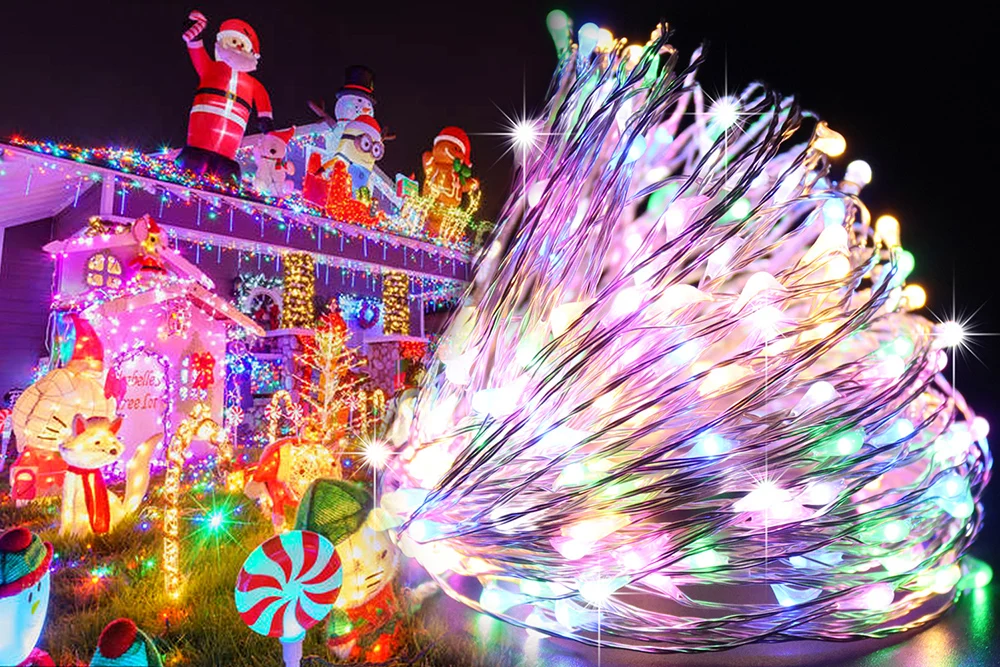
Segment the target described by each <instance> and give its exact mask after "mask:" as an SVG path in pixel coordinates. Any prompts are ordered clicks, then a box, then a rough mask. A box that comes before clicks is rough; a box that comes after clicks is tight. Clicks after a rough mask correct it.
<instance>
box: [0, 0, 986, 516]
mask: <svg viewBox="0 0 1000 667" xmlns="http://www.w3.org/2000/svg"><path fill="white" fill-rule="evenodd" d="M193 3H194V4H193ZM310 4H315V5H320V6H319V7H311V6H310ZM878 4H880V3H874V2H868V3H866V2H858V1H856V0H854V1H850V2H836V3H829V2H812V3H810V2H805V1H802V2H797V3H785V2H781V3H775V2H757V3H750V2H744V3H718V2H716V3H713V2H693V1H690V2H673V1H663V2H655V3H654V2H647V1H645V0H642V1H640V0H633V1H621V0H619V1H613V0H606V1H605V2H561V3H559V4H558V5H557V4H555V3H547V2H546V3H537V4H531V3H516V2H505V1H501V2H496V1H490V2H482V1H481V0H480V1H475V0H471V1H469V2H466V3H450V4H435V3H431V2H425V3H420V2H411V3H408V4H393V3H387V2H377V1H369V2H354V3H348V2H345V1H344V0H340V1H338V2H329V3H305V2H295V1H290V0H270V1H269V2H253V1H244V2H224V1H211V2H209V1H205V2H201V1H200V0H199V1H198V2H197V3H195V0H189V1H186V2H182V3H176V2H125V1H122V0H115V1H112V2H72V3H69V2H66V3H47V2H42V1H40V0H38V1H34V2H30V1H26V0H9V1H7V2H3V3H2V4H0V63H2V65H0V135H3V136H7V135H9V134H11V133H15V132H16V133H20V134H23V135H25V136H27V137H31V138H61V139H65V140H70V141H72V142H75V143H79V144H105V143H109V142H113V143H117V144H126V145H132V146H136V147H141V148H146V149H153V148H157V147H159V146H161V145H164V144H171V145H174V146H178V145H180V144H182V142H183V139H184V133H185V127H186V119H187V111H188V108H189V105H190V102H191V94H192V92H193V90H194V87H195V84H196V79H195V75H194V73H193V71H192V69H191V66H190V64H189V62H188V59H187V56H186V54H185V49H184V44H183V42H182V41H181V39H180V34H181V32H182V31H183V30H184V29H185V28H186V27H187V26H188V21H187V19H186V17H187V14H188V12H189V11H190V10H191V9H194V8H198V9H201V10H202V11H203V12H204V13H205V14H206V15H207V16H208V18H209V22H210V23H209V32H211V33H214V30H215V29H216V28H217V26H218V24H219V22H221V21H222V20H224V19H226V18H230V17H233V16H236V17H239V18H243V19H245V20H247V21H248V22H250V23H251V24H252V25H253V26H254V27H255V28H256V30H257V32H258V34H259V35H260V39H261V44H262V58H261V66H260V69H259V70H258V77H259V78H260V80H261V81H262V82H263V83H264V85H265V86H266V87H267V89H268V90H269V91H270V93H271V97H272V101H273V103H274V108H275V118H276V121H277V123H278V125H289V124H294V123H305V122H311V121H312V120H313V116H312V114H311V112H310V111H309V110H308V109H307V107H306V101H307V100H308V99H310V98H326V99H327V100H328V101H329V102H330V103H332V101H333V94H334V92H335V91H336V90H337V88H339V86H340V85H341V83H342V73H343V69H344V67H345V66H347V65H350V64H355V63H358V64H366V65H368V66H370V67H371V68H372V69H374V70H375V73H376V94H377V97H378V106H377V108H376V115H377V117H378V119H379V121H380V122H381V123H382V124H383V125H386V126H388V127H389V128H391V129H392V130H393V131H394V132H395V133H396V134H398V137H399V138H398V139H397V140H396V141H395V142H392V143H390V144H389V146H388V148H387V154H386V157H385V159H384V161H383V166H384V167H385V168H386V171H388V172H390V173H394V172H395V171H403V172H407V173H408V172H411V171H416V170H417V169H418V168H419V156H420V152H421V151H422V150H424V149H425V148H426V147H428V146H429V144H430V142H431V140H432V139H433V137H434V134H435V133H436V132H437V130H439V129H440V128H441V127H442V126H444V125H450V124H457V125H460V126H462V127H464V128H465V129H466V130H467V131H468V132H469V133H470V134H472V135H473V156H472V157H473V162H474V163H475V169H476V172H477V175H478V176H480V178H481V179H482V180H483V181H484V187H485V192H486V210H487V212H488V213H494V212H495V211H496V210H497V209H498V208H499V205H500V203H501V202H502V199H503V194H504V191H505V189H506V186H507V184H508V181H509V178H510V161H509V160H508V159H505V158H501V157H500V156H501V154H502V152H503V150H504V146H503V145H502V141H501V140H500V139H499V138H498V137H493V136H476V134H477V133H490V132H498V131H501V130H502V129H503V115H502V113H501V110H503V111H505V112H507V113H513V112H515V111H518V110H519V109H520V108H521V106H522V104H523V103H525V102H526V104H527V107H528V109H529V111H530V110H531V109H538V108H540V107H541V104H542V102H543V96H544V94H545V90H546V88H547V86H548V82H549V79H550V76H551V73H552V69H553V67H554V65H555V62H556V61H555V53H554V48H553V46H552V44H551V41H550V38H549V35H548V33H547V31H546V29H545V15H546V14H547V12H548V11H549V10H551V9H553V8H555V7H557V6H558V7H560V8H562V9H564V10H566V11H567V13H569V14H570V16H571V17H572V18H573V19H574V21H575V23H576V25H577V26H579V25H581V24H583V23H585V22H587V21H593V22H595V23H597V24H599V25H603V26H607V27H609V28H610V29H611V30H612V31H613V32H614V33H615V34H616V35H622V36H627V37H629V38H631V39H633V40H643V41H644V40H645V38H646V37H648V35H649V31H650V30H651V29H652V27H653V26H654V24H655V23H656V21H658V20H661V19H666V20H668V21H669V22H670V23H671V25H672V26H673V27H674V28H675V29H676V30H677V31H678V33H677V37H676V39H675V40H674V43H675V44H676V45H678V46H679V47H680V48H681V49H682V50H683V52H684V53H685V54H687V53H690V50H691V49H692V48H693V47H695V46H696V45H697V44H698V43H700V42H701V40H703V39H708V40H710V43H711V48H710V51H709V63H708V65H707V67H706V68H704V69H703V70H702V73H701V76H700V77H699V78H700V80H701V81H702V84H703V85H706V86H707V87H708V89H709V91H710V92H712V89H713V87H714V88H715V89H716V90H720V91H721V90H722V88H723V86H724V83H725V81H726V77H727V76H728V81H729V85H730V87H731V88H735V87H739V86H741V85H743V84H746V83H747V82H749V81H751V80H754V79H760V80H763V81H765V82H767V83H768V84H770V85H772V86H773V87H775V88H777V89H778V90H780V91H781V92H783V93H794V94H797V95H799V97H800V99H801V101H802V103H803V104H804V105H805V106H806V107H807V108H809V109H812V110H814V111H816V112H818V113H819V114H820V115H821V116H822V117H823V118H825V119H826V120H828V121H829V123H830V125H831V126H832V127H834V128H835V129H837V130H838V131H840V132H841V133H843V134H844V135H845V136H846V138H847V142H848V155H847V156H845V159H843V163H844V164H846V162H847V161H848V160H850V159H855V158H863V159H865V160H867V161H868V162H869V163H870V164H871V165H872V167H873V170H874V181H873V182H872V184H871V186H870V187H869V188H868V189H866V191H865V199H866V202H867V203H868V204H869V207H870V209H871V210H872V213H873V214H874V215H879V214H882V213H893V214H895V215H896V216H897V217H898V218H899V219H900V220H901V221H902V228H903V241H904V244H905V245H906V246H907V247H908V248H909V249H910V250H911V251H912V252H913V253H914V255H915V256H916V259H917V268H916V271H915V272H914V275H913V280H914V281H916V282H919V283H921V284H922V285H924V286H925V287H926V288H927V291H928V295H929V303H930V305H931V307H932V309H933V310H934V312H935V313H938V314H942V315H943V314H945V313H946V312H950V311H951V309H952V304H953V302H952V290H953V288H954V289H955V291H956V294H957V298H956V300H955V302H954V304H955V307H956V308H957V309H958V311H959V312H966V313H971V312H972V311H975V310H977V309H981V310H980V311H979V314H978V316H977V318H976V322H977V324H978V327H979V329H980V330H981V331H984V332H989V331H997V332H1000V310H998V303H997V299H996V298H995V296H994V291H995V289H996V284H997V273H996V272H997V265H998V261H997V254H998V253H997V249H998V246H997V241H996V237H997V236H998V234H997V233H996V232H995V231H994V228H995V226H996V225H997V222H996V220H997V218H998V206H997V196H996V195H997V189H998V186H1000V183H998V179H997V177H998V169H997V167H996V157H995V156H996V155H997V148H998V145H997V144H998V142H997V138H996V137H997V130H996V127H997V117H998V113H997V103H996V101H995V100H997V99H1000V85H998V83H997V81H998V78H997V77H998V75H997V72H998V64H1000V59H998V58H997V55H996V53H995V51H994V48H993V47H992V45H991V42H992V41H996V38H997V37H998V31H997V25H998V23H997V10H996V9H995V5H994V6H993V7H989V8H981V7H979V3H964V2H962V3H960V2H949V3H943V4H941V5H939V6H937V7H936V8H930V7H929V8H928V9H924V10H921V9H918V3H908V4H906V5H901V7H903V9H900V10H898V11H894V10H889V9H885V8H882V7H878V6H877V5H878ZM982 4H993V3H982ZM978 340H979V342H980V345H979V346H978V348H977V349H976V351H977V352H978V354H979V356H980V357H981V358H982V361H983V363H980V362H979V361H976V360H975V359H972V358H971V357H970V358H969V359H968V360H966V361H962V360H960V361H959V363H958V385H959V387H960V388H961V389H962V390H963V391H964V392H965V394H966V395H967V397H968V398H969V400H970V403H972V404H973V405H974V406H975V407H976V408H977V409H978V410H979V411H981V412H982V413H983V414H985V415H986V416H987V418H989V419H990V421H991V422H992V423H993V424H994V427H995V429H997V430H1000V409H997V408H996V407H995V406H996V402H997V398H998V392H997V391H996V390H995V388H994V387H995V384H996V383H995V381H994V377H998V376H996V375H995V373H997V372H1000V356H998V355H997V353H996V348H997V347H998V346H1000V339H997V338H981V339H978ZM996 486H997V485H994V487H996ZM993 494H994V495H995V494H996V491H995V489H994V491H993ZM994 506H995V504H994Z"/></svg>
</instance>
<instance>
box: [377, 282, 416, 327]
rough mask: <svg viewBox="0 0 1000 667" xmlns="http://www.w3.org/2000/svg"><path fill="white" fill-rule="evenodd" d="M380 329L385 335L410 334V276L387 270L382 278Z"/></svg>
mask: <svg viewBox="0 0 1000 667" xmlns="http://www.w3.org/2000/svg"><path fill="white" fill-rule="evenodd" d="M382 307H383V315H382V330H383V333H385V334H386V335H400V336H408V335H409V334H410V278H409V276H407V275H406V274H405V273H400V272H395V271H393V272H389V273H386V275H385V277H383V278H382Z"/></svg>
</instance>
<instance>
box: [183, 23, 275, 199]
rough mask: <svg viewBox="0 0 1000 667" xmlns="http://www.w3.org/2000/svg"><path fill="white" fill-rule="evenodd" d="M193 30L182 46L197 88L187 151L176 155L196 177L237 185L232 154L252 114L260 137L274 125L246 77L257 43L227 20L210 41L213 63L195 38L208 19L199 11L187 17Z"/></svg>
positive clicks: (260, 90)
mask: <svg viewBox="0 0 1000 667" xmlns="http://www.w3.org/2000/svg"><path fill="white" fill-rule="evenodd" d="M189 18H190V19H191V20H192V21H194V25H193V26H191V28H189V29H188V30H186V31H185V32H184V35H183V37H184V42H185V43H186V44H187V47H188V54H189V55H190V56H191V64H192V65H194V69H195V71H196V72H197V73H198V78H199V80H198V89H197V90H196V91H195V96H194V103H193V104H192V105H191V117H190V120H189V123H188V137H187V146H185V147H184V150H183V151H181V154H180V155H179V156H178V158H177V161H178V164H179V165H180V166H181V167H183V168H184V169H187V170H190V171H193V172H195V173H197V174H213V175H215V176H217V177H218V178H220V179H222V180H228V179H233V180H236V181H239V180H240V166H239V164H238V163H237V162H236V151H237V149H238V148H239V147H240V142H241V141H242V139H243V134H244V132H245V131H246V128H247V122H248V121H249V120H250V112H251V111H252V110H254V109H256V110H257V118H258V121H259V123H260V125H261V130H262V131H263V132H268V131H270V130H271V128H272V127H273V125H274V122H273V113H272V111H271V98H270V97H269V96H268V94H267V91H266V90H264V87H263V86H262V85H261V84H260V82H259V81H257V79H255V78H253V77H252V76H250V74H249V73H250V72H252V71H254V70H255V69H257V60H258V59H259V58H260V43H259V41H258V39H257V33H256V32H255V31H254V29H253V28H251V27H250V25H249V24H248V23H246V22H245V21H241V20H240V19H229V20H228V21H223V22H222V25H221V26H220V27H219V33H218V35H216V42H215V60H212V58H211V57H210V56H209V55H208V51H206V50H205V45H204V44H203V43H202V41H201V40H200V39H198V37H199V36H200V35H201V33H202V31H204V30H205V26H206V25H207V24H208V19H206V18H205V15H204V14H202V13H201V12H198V11H194V12H191V15H190V16H189Z"/></svg>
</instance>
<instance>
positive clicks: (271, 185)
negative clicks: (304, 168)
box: [253, 127, 295, 197]
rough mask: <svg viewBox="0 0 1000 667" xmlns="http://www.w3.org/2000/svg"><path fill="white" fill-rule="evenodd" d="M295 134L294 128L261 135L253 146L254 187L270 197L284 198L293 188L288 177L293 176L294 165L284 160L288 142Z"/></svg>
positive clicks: (293, 185)
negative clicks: (255, 167)
mask: <svg viewBox="0 0 1000 667" xmlns="http://www.w3.org/2000/svg"><path fill="white" fill-rule="evenodd" d="M294 134H295V128H294V127H292V128H289V129H287V130H280V131H272V132H268V133H267V134H264V135H261V136H260V137H259V138H258V140H257V142H256V143H255V144H254V147H253V148H254V162H255V163H256V165H257V173H256V174H254V180H253V182H254V187H256V188H257V190H259V191H260V192H265V193H267V194H269V195H271V196H272V197H284V196H285V193H291V191H292V189H293V188H294V187H295V183H293V182H292V180H291V178H289V177H290V176H294V175H295V165H294V164H293V163H291V162H290V161H288V160H287V159H285V155H286V153H287V152H288V142H289V140H291V138H292V136H293V135H294Z"/></svg>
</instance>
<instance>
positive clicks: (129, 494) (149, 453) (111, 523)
mask: <svg viewBox="0 0 1000 667" xmlns="http://www.w3.org/2000/svg"><path fill="white" fill-rule="evenodd" d="M121 425H122V419H121V417H119V418H118V419H116V420H115V421H113V422H110V421H108V419H107V418H105V417H91V418H89V419H84V418H83V417H82V416H81V415H79V414H77V415H76V416H74V417H73V427H72V431H71V435H70V437H69V438H67V439H66V440H65V441H64V442H61V443H60V444H59V455H60V456H62V458H63V460H64V461H65V462H66V477H65V479H64V480H63V491H62V520H61V523H60V528H59V532H60V534H63V535H73V536H74V537H78V538H80V537H86V536H87V535H89V534H90V533H91V532H93V533H96V534H103V533H107V532H110V531H111V530H113V529H114V527H115V526H116V525H117V524H118V523H119V522H120V521H121V520H122V518H123V517H124V516H125V515H127V514H130V513H132V512H135V511H136V510H137V509H138V508H139V503H140V502H142V499H143V498H144V497H145V495H146V489H147V487H148V486H149V463H150V460H151V459H152V457H153V452H154V451H155V449H156V445H157V444H158V442H159V441H160V439H161V438H162V435H161V434H159V433H157V434H154V435H153V436H151V437H150V438H149V439H148V440H146V441H145V442H143V443H142V444H140V445H139V446H138V447H136V449H135V453H134V454H133V456H132V457H131V458H130V459H129V461H128V464H126V466H125V470H126V480H125V495H124V496H123V497H122V498H119V497H118V496H116V495H115V494H113V493H109V492H108V490H107V487H106V486H105V484H104V477H103V475H102V473H101V468H103V467H105V466H107V465H110V464H111V463H113V462H115V461H117V460H118V459H119V458H121V456H122V455H123V454H124V453H125V445H124V444H123V443H122V442H121V440H119V439H118V435H117V434H118V430H119V429H120V428H121Z"/></svg>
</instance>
